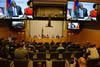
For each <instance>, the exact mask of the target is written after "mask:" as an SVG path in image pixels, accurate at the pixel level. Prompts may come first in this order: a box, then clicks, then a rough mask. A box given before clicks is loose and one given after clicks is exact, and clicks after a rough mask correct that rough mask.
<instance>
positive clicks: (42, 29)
mask: <svg viewBox="0 0 100 67" xmlns="http://www.w3.org/2000/svg"><path fill="white" fill-rule="evenodd" d="M41 34H42V38H44V30H43V28H42V33H41Z"/></svg>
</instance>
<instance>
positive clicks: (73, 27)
mask: <svg viewBox="0 0 100 67" xmlns="http://www.w3.org/2000/svg"><path fill="white" fill-rule="evenodd" d="M67 27H68V28H67V29H70V30H79V29H80V24H79V23H76V22H70V23H68V26H67Z"/></svg>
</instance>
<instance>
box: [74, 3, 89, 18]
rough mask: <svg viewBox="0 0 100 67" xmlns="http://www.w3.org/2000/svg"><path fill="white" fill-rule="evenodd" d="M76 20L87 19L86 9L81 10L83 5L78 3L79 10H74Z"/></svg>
mask: <svg viewBox="0 0 100 67" xmlns="http://www.w3.org/2000/svg"><path fill="white" fill-rule="evenodd" d="M74 14H75V16H76V18H84V17H87V16H88V14H87V9H86V8H83V4H81V3H79V8H76V10H75V12H74Z"/></svg>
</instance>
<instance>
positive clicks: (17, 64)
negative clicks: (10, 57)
mask: <svg viewBox="0 0 100 67" xmlns="http://www.w3.org/2000/svg"><path fill="white" fill-rule="evenodd" d="M14 67H28V60H14Z"/></svg>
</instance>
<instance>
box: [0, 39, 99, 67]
mask: <svg viewBox="0 0 100 67" xmlns="http://www.w3.org/2000/svg"><path fill="white" fill-rule="evenodd" d="M65 46H66V47H65ZM72 48H73V50H71V51H70V50H69V49H72ZM78 49H80V51H81V52H82V53H83V57H82V56H80V57H79V58H76V55H75V58H76V59H75V67H77V66H79V67H86V63H87V62H86V60H90V59H99V53H98V50H97V48H96V45H92V44H91V43H90V42H86V44H85V45H84V46H82V45H80V44H74V43H72V42H68V43H64V42H63V43H59V42H57V43H54V41H52V42H51V43H50V44H49V43H48V42H46V43H41V42H40V43H37V42H36V41H35V40H34V41H33V42H32V43H31V42H26V41H24V40H23V41H21V43H18V44H16V42H15V41H11V42H9V41H8V40H4V39H2V38H1V39H0V59H9V56H10V57H11V60H13V59H23V60H24V59H25V60H26V59H31V60H33V56H34V55H35V53H41V52H46V50H48V51H49V52H51V51H52V52H56V50H57V52H58V51H60V50H65V51H69V52H72V53H73V52H74V51H79V50H78ZM37 51H38V52H37ZM65 51H63V52H65ZM63 52H62V51H61V52H58V53H61V54H63ZM37 59H38V58H37ZM69 63H70V62H69Z"/></svg>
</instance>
